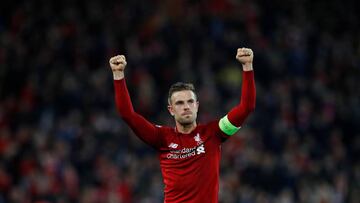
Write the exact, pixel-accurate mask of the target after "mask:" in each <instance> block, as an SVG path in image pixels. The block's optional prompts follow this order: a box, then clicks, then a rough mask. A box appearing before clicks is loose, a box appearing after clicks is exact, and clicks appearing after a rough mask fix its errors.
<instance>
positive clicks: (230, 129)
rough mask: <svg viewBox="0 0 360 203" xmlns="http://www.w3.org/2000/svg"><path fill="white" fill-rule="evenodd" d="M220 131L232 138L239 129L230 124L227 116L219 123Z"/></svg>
mask: <svg viewBox="0 0 360 203" xmlns="http://www.w3.org/2000/svg"><path fill="white" fill-rule="evenodd" d="M219 127H220V130H221V131H223V132H224V133H225V134H227V135H229V136H232V135H234V134H235V133H236V132H237V131H238V130H239V129H240V128H241V127H236V126H234V125H233V124H232V123H230V121H229V119H228V117H227V115H226V116H224V117H223V118H222V119H220V121H219Z"/></svg>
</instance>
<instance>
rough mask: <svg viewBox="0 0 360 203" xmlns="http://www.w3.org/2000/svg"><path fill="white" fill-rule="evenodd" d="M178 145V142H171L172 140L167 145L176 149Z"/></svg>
mask: <svg viewBox="0 0 360 203" xmlns="http://www.w3.org/2000/svg"><path fill="white" fill-rule="evenodd" d="M178 146H179V145H178V144H176V143H173V142H172V143H170V144H169V147H170V148H173V149H176V148H177V147H178Z"/></svg>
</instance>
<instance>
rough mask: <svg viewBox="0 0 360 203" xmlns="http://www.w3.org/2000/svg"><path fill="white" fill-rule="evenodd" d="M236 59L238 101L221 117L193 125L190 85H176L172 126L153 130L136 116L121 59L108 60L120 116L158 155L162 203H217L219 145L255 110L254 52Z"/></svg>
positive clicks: (193, 100)
mask: <svg viewBox="0 0 360 203" xmlns="http://www.w3.org/2000/svg"><path fill="white" fill-rule="evenodd" d="M236 59H237V60H238V61H239V62H240V63H241V64H242V68H243V82H242V94H241V102H240V103H239V104H238V105H237V106H235V107H234V108H233V109H231V110H230V111H229V113H228V114H227V115H225V116H224V117H223V118H221V119H219V120H215V121H212V122H209V123H207V124H203V125H202V124H197V122H196V117H197V112H198V108H199V101H198V99H197V96H196V94H195V92H194V87H193V85H192V84H189V83H176V84H174V85H172V86H171V88H170V90H169V97H168V110H169V112H170V114H171V115H172V116H173V117H174V119H175V127H166V126H158V125H154V124H152V123H150V122H149V121H147V120H146V119H145V118H144V117H142V116H141V115H139V114H138V113H136V112H135V111H134V109H133V106H132V103H131V100H130V97H129V93H128V90H127V87H126V83H125V79H124V69H125V67H126V59H125V56H123V55H118V56H115V57H112V58H111V59H110V61H109V63H110V67H111V69H112V72H113V76H114V86H115V100H116V107H117V110H118V112H119V113H120V115H121V117H122V118H123V119H124V120H125V122H126V123H127V124H128V125H129V126H130V127H131V129H132V130H133V131H134V132H135V134H136V135H137V136H138V137H139V138H140V139H141V140H143V141H144V142H145V143H147V144H149V145H151V146H152V147H154V148H155V149H156V150H157V151H158V156H159V160H160V166H161V172H162V176H163V181H164V185H165V188H164V194H165V200H164V202H166V203H177V202H192V203H204V202H206V203H216V202H218V191H219V166H220V153H221V147H220V146H221V143H222V142H223V141H225V140H226V139H227V138H229V137H230V136H232V135H234V134H235V133H236V132H237V131H238V130H239V129H240V126H241V125H242V123H243V122H244V120H245V118H246V117H247V116H248V115H249V114H250V113H251V112H252V111H253V110H254V108H255V94H256V93H255V82H254V73H253V67H252V62H253V52H252V50H251V49H248V48H240V49H238V50H237V55H236Z"/></svg>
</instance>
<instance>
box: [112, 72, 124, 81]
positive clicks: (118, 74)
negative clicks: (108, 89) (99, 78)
mask: <svg viewBox="0 0 360 203" xmlns="http://www.w3.org/2000/svg"><path fill="white" fill-rule="evenodd" d="M113 78H114V80H121V79H123V78H124V72H123V71H114V72H113Z"/></svg>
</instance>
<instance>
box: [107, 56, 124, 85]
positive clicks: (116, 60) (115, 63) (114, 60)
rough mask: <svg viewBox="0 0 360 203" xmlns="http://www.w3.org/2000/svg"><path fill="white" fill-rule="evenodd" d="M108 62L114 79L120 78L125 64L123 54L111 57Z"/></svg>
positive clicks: (122, 76)
mask: <svg viewBox="0 0 360 203" xmlns="http://www.w3.org/2000/svg"><path fill="white" fill-rule="evenodd" d="M109 64H110V67H111V70H112V72H113V75H114V80H121V79H122V78H124V70H125V67H126V64H127V63H126V58H125V56H124V55H117V56H114V57H111V58H110V60H109Z"/></svg>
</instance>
